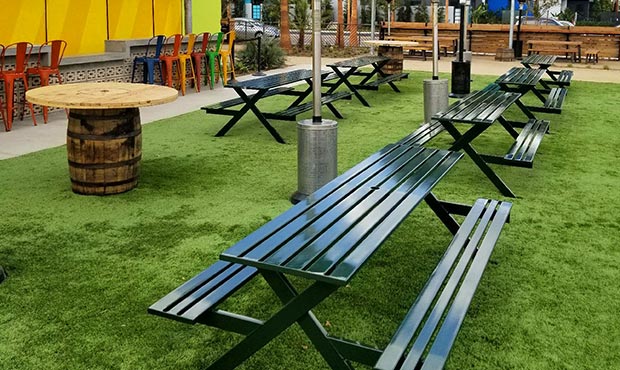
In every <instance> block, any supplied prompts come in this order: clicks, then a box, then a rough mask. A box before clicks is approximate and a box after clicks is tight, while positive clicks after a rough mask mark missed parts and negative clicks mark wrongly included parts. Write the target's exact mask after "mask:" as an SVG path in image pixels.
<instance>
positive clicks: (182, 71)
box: [179, 33, 200, 95]
mask: <svg viewBox="0 0 620 370" xmlns="http://www.w3.org/2000/svg"><path fill="white" fill-rule="evenodd" d="M195 42H196V34H193V33H190V34H188V35H187V49H186V50H185V52H184V53H179V82H180V84H181V95H185V88H186V85H187V81H188V80H191V82H192V83H193V84H194V88H195V89H196V92H200V84H197V83H196V74H195V73H194V63H193V62H192V52H193V51H194V43H195ZM188 62H189V76H188V75H187V73H188V69H187V63H188Z"/></svg>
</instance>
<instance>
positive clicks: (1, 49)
mask: <svg viewBox="0 0 620 370" xmlns="http://www.w3.org/2000/svg"><path fill="white" fill-rule="evenodd" d="M2 54H4V45H2V44H0V55H2ZM2 68H4V63H2V64H0V79H2ZM0 116H2V123H3V124H4V125H5V126H6V115H5V114H4V105H3V104H2V95H0Z"/></svg>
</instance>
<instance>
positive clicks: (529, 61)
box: [521, 54, 573, 86]
mask: <svg viewBox="0 0 620 370" xmlns="http://www.w3.org/2000/svg"><path fill="white" fill-rule="evenodd" d="M556 59H557V56H555V55H540V54H530V55H528V56H527V57H525V58H523V60H521V64H523V66H524V67H525V68H532V66H535V65H537V66H538V68H539V69H544V70H545V72H546V73H547V75H548V76H549V77H551V80H546V81H545V82H546V83H547V84H553V85H558V86H570V81H571V79H572V78H573V71H571V70H561V71H552V70H550V69H549V68H550V67H551V66H552V65H553V63H555V60H556Z"/></svg>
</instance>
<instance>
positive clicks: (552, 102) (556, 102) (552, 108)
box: [527, 87, 568, 114]
mask: <svg viewBox="0 0 620 370" xmlns="http://www.w3.org/2000/svg"><path fill="white" fill-rule="evenodd" d="M567 92H568V90H567V89H566V88H564V87H554V88H552V89H551V90H549V95H547V99H546V100H545V102H544V104H543V106H542V107H539V106H531V105H528V106H527V108H528V109H529V110H530V111H532V112H544V113H555V114H560V113H562V106H563V105H564V99H566V93H567Z"/></svg>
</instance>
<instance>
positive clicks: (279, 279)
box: [262, 271, 353, 369]
mask: <svg viewBox="0 0 620 370" xmlns="http://www.w3.org/2000/svg"><path fill="white" fill-rule="evenodd" d="M262 275H263V277H264V278H265V280H266V281H267V283H268V284H269V286H270V287H271V289H273V291H274V292H275V293H276V295H277V296H278V298H279V299H280V301H282V303H284V304H286V303H287V302H289V301H291V300H292V299H294V298H295V297H296V296H297V295H298V293H297V291H296V290H295V287H293V285H292V284H291V283H290V282H289V281H288V280H287V279H286V277H285V276H284V275H282V274H280V273H275V272H267V271H265V272H263V273H262ZM297 323H298V324H299V326H300V327H301V328H302V330H303V331H304V332H305V333H306V335H307V336H308V338H309V339H310V341H311V342H312V344H313V345H314V347H315V348H316V349H317V350H318V351H319V353H320V354H321V356H323V358H324V359H325V361H327V363H328V364H329V365H330V367H331V368H332V369H353V368H352V367H351V366H350V365H349V364H348V363H347V362H346V360H345V359H344V358H343V357H342V356H341V355H340V353H338V351H337V350H336V349H335V348H334V346H333V345H332V343H331V342H330V341H329V340H328V338H327V332H326V331H325V329H324V328H323V327H322V326H321V323H320V322H319V320H317V318H316V317H315V316H314V314H313V313H312V312H308V313H307V314H305V315H303V316H302V317H301V318H300V319H299V320H298V321H297ZM343 366H344V367H343Z"/></svg>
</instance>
